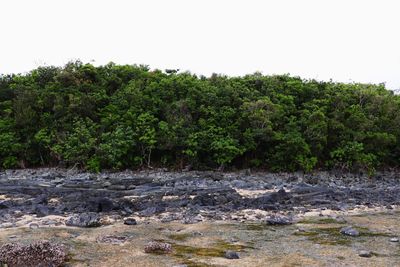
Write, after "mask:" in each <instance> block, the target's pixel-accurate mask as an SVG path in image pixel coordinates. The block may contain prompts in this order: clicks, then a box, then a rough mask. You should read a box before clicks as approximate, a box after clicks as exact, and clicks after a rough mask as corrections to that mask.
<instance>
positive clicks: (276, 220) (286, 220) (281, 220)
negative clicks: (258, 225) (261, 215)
mask: <svg viewBox="0 0 400 267" xmlns="http://www.w3.org/2000/svg"><path fill="white" fill-rule="evenodd" d="M266 222H267V224H268V225H289V224H293V220H292V218H290V217H286V216H275V215H274V216H271V217H269V218H267V220H266Z"/></svg>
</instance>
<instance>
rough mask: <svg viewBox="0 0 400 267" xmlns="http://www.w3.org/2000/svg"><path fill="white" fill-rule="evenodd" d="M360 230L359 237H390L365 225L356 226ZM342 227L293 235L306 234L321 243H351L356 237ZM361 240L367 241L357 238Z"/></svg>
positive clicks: (324, 228)
mask: <svg viewBox="0 0 400 267" xmlns="http://www.w3.org/2000/svg"><path fill="white" fill-rule="evenodd" d="M354 228H355V229H357V230H358V231H359V232H360V235H359V237H380V236H383V237H390V235H389V234H386V233H380V232H371V231H370V230H369V229H368V228H365V227H354ZM340 229H341V227H329V228H328V227H321V228H313V229H310V230H308V231H304V232H295V233H293V235H296V236H305V237H308V239H309V240H310V241H312V242H315V243H317V244H321V245H344V246H348V245H350V244H351V243H352V242H353V241H354V240H355V239H354V238H356V237H351V236H346V235H343V234H341V233H340ZM357 241H359V242H363V241H365V240H364V239H357Z"/></svg>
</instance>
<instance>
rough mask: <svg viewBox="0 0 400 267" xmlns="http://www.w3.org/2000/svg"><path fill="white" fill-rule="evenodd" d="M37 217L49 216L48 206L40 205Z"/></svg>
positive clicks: (36, 208) (36, 210)
mask: <svg viewBox="0 0 400 267" xmlns="http://www.w3.org/2000/svg"><path fill="white" fill-rule="evenodd" d="M35 213H36V216H37V217H45V216H47V215H49V208H48V207H47V206H46V205H42V204H39V205H37V206H36V207H35Z"/></svg>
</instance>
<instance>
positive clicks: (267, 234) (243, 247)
mask: <svg viewBox="0 0 400 267" xmlns="http://www.w3.org/2000/svg"><path fill="white" fill-rule="evenodd" d="M399 218H400V213H399V212H395V211H393V212H386V213H379V212H374V213H363V214H362V213H361V214H358V215H349V216H345V217H343V218H342V220H334V219H331V218H328V217H326V216H325V217H320V216H318V217H312V216H308V217H305V218H303V220H302V221H300V222H298V223H296V224H294V225H290V226H281V227H277V226H267V225H265V224H262V223H237V222H203V223H197V224H188V225H187V224H181V223H164V224H161V223H150V224H145V223H142V224H139V225H135V226H127V225H124V224H122V223H115V224H113V225H109V226H103V227H99V228H90V229H83V228H74V227H65V226H51V227H39V228H35V229H31V228H29V227H26V226H21V227H16V228H8V229H1V230H0V243H1V244H4V243H7V242H23V243H29V242H32V241H34V240H41V239H46V240H50V241H52V242H57V243H62V244H64V245H65V246H66V248H67V249H68V253H69V261H68V266H158V267H161V266H174V265H178V264H187V265H188V266H200V267H202V266H238V267H239V266H240V267H241V266H249V267H250V266H252V267H253V266H400V243H394V242H390V238H391V237H396V236H397V237H398V236H400V223H399ZM347 225H352V226H355V227H359V228H360V229H361V232H362V235H361V236H359V237H346V236H343V235H341V234H340V233H339V229H340V228H341V227H343V226H347ZM104 237H111V239H112V237H124V238H126V240H125V242H121V243H118V242H116V243H115V244H113V243H106V242H104V241H101V240H102V239H104ZM152 240H158V241H164V242H168V243H171V244H172V247H173V252H172V253H170V254H166V255H153V254H146V253H144V250H143V249H144V246H145V245H146V244H147V243H148V242H149V241H152ZM226 250H233V251H237V252H238V253H239V255H240V259H236V260H229V259H226V258H224V257H223V255H224V252H225V251H226ZM361 250H368V251H372V252H373V256H372V257H371V258H362V257H359V256H358V253H359V251H361Z"/></svg>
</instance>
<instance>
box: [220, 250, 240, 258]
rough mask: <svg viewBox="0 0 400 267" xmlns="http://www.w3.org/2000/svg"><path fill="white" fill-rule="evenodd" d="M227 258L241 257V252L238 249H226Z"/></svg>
mask: <svg viewBox="0 0 400 267" xmlns="http://www.w3.org/2000/svg"><path fill="white" fill-rule="evenodd" d="M224 256H225V258H227V259H230V260H234V259H239V258H240V257H239V254H238V253H237V252H236V251H232V250H228V251H225V255H224Z"/></svg>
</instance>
